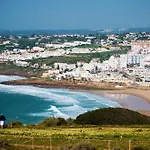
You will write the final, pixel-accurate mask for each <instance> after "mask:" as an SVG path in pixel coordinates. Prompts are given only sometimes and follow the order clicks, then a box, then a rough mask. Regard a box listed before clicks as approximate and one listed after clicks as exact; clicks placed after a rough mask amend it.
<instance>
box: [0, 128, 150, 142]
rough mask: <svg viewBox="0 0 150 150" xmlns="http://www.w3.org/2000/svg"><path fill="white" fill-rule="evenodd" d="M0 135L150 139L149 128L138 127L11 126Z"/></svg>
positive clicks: (0, 131)
mask: <svg viewBox="0 0 150 150" xmlns="http://www.w3.org/2000/svg"><path fill="white" fill-rule="evenodd" d="M0 134H1V135H21V136H36V137H52V138H60V137H63V138H78V139H79V138H81V139H87V138H91V139H101V140H114V139H124V140H127V139H131V140H148V139H150V128H149V127H145V128H143V127H142V126H140V127H105V126H104V127H98V126H97V127H72V128H71V127H70V128H69V127H56V128H54V127H53V128H47V129H28V128H12V129H3V130H0Z"/></svg>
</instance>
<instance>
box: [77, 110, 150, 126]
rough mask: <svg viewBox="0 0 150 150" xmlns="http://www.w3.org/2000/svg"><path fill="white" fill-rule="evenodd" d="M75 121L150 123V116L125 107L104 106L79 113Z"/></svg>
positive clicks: (127, 123) (84, 123)
mask: <svg viewBox="0 0 150 150" xmlns="http://www.w3.org/2000/svg"><path fill="white" fill-rule="evenodd" d="M75 123H77V124H82V125H86V124H90V125H141V124H150V117H148V116H145V115H142V114H140V113H138V112H135V111H131V110H128V109H123V108H103V109H97V110H94V111H90V112H86V113H84V114H81V115H79V116H78V117H77V118H76V120H75Z"/></svg>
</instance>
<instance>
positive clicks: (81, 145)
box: [60, 143, 96, 150]
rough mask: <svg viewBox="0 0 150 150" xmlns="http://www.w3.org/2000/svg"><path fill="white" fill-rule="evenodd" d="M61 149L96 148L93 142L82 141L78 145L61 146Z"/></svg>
mask: <svg viewBox="0 0 150 150" xmlns="http://www.w3.org/2000/svg"><path fill="white" fill-rule="evenodd" d="M60 150H96V148H95V147H93V146H92V145H91V144H88V143H80V144H78V145H75V146H74V147H73V146H66V147H64V148H61V149H60Z"/></svg>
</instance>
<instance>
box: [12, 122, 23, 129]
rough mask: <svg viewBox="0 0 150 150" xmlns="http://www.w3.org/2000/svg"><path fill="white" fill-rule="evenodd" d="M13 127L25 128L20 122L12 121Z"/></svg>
mask: <svg viewBox="0 0 150 150" xmlns="http://www.w3.org/2000/svg"><path fill="white" fill-rule="evenodd" d="M12 127H13V128H15V127H17V128H18V127H23V124H22V123H21V122H20V121H12Z"/></svg>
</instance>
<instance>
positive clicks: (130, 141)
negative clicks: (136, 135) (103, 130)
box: [129, 140, 131, 150]
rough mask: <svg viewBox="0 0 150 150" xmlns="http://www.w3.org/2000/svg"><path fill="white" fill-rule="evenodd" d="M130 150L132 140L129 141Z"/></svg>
mask: <svg viewBox="0 0 150 150" xmlns="http://www.w3.org/2000/svg"><path fill="white" fill-rule="evenodd" d="M129 150H131V140H129Z"/></svg>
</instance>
